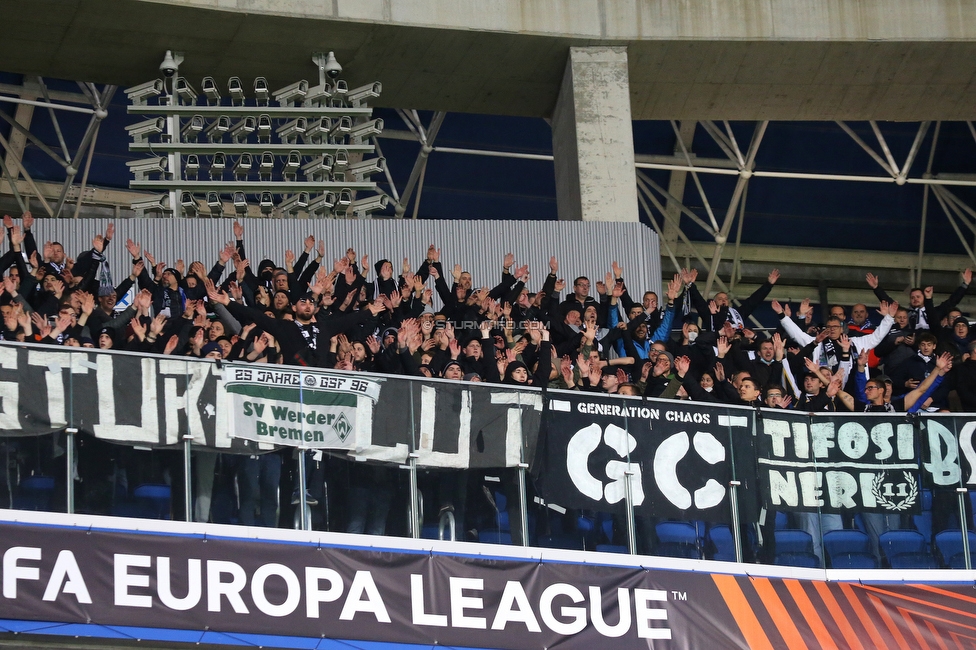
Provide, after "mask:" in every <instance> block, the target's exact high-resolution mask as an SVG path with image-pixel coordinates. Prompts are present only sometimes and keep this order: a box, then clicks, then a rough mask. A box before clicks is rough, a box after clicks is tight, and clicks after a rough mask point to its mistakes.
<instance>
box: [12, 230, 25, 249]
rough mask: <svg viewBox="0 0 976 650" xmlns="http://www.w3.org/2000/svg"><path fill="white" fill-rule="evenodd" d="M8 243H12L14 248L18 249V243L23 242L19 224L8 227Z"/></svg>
mask: <svg viewBox="0 0 976 650" xmlns="http://www.w3.org/2000/svg"><path fill="white" fill-rule="evenodd" d="M10 243H11V244H12V245H13V247H14V250H20V245H21V244H22V243H24V233H23V232H21V230H20V227H19V226H14V227H13V228H11V229H10Z"/></svg>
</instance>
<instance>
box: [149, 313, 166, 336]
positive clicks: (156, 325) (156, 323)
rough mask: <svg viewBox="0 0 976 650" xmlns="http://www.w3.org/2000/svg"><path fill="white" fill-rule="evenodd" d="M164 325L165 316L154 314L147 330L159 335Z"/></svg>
mask: <svg viewBox="0 0 976 650" xmlns="http://www.w3.org/2000/svg"><path fill="white" fill-rule="evenodd" d="M164 327H166V317H165V316H163V315H162V314H156V317H155V318H154V319H152V322H151V323H149V332H150V333H151V334H152V335H153V336H159V335H160V333H162V331H163V328H164Z"/></svg>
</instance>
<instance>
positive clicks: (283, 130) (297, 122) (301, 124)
mask: <svg viewBox="0 0 976 650" xmlns="http://www.w3.org/2000/svg"><path fill="white" fill-rule="evenodd" d="M307 126H308V120H306V119H305V118H304V117H296V118H295V119H293V120H291V121H289V122H285V123H284V124H282V125H281V126H279V127H278V128H277V129H276V131H277V133H278V137H280V138H281V139H282V140H283V141H284V142H287V143H288V144H296V143H297V142H298V136H300V135H304V133H305V128H306V127H307Z"/></svg>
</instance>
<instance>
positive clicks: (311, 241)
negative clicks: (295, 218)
mask: <svg viewBox="0 0 976 650" xmlns="http://www.w3.org/2000/svg"><path fill="white" fill-rule="evenodd" d="M304 244H305V252H306V253H311V252H312V249H313V248H315V237H313V236H312V235H309V236H308V237H306V238H305V241H304Z"/></svg>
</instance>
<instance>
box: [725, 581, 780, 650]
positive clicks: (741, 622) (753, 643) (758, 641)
mask: <svg viewBox="0 0 976 650" xmlns="http://www.w3.org/2000/svg"><path fill="white" fill-rule="evenodd" d="M712 580H714V581H715V586H716V587H718V591H719V593H720V594H722V598H723V599H724V600H725V605H726V607H728V608H729V611H730V612H731V613H732V618H734V619H735V622H736V624H738V626H739V630H740V631H741V632H742V637H743V638H744V639H745V640H746V643H748V644H749V647H750V648H753V649H754V650H765V649H766V648H768V649H769V650H773V644H772V643H770V642H769V637H768V636H766V631H765V630H763V629H762V625H760V624H759V619H758V618H756V613H755V612H754V611H752V608H751V607H749V602H748V601H747V600H746V595H745V594H744V593H742V588H741V587H739V583H738V582H737V581H736V578H735V576H727V575H719V574H713V575H712Z"/></svg>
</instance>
